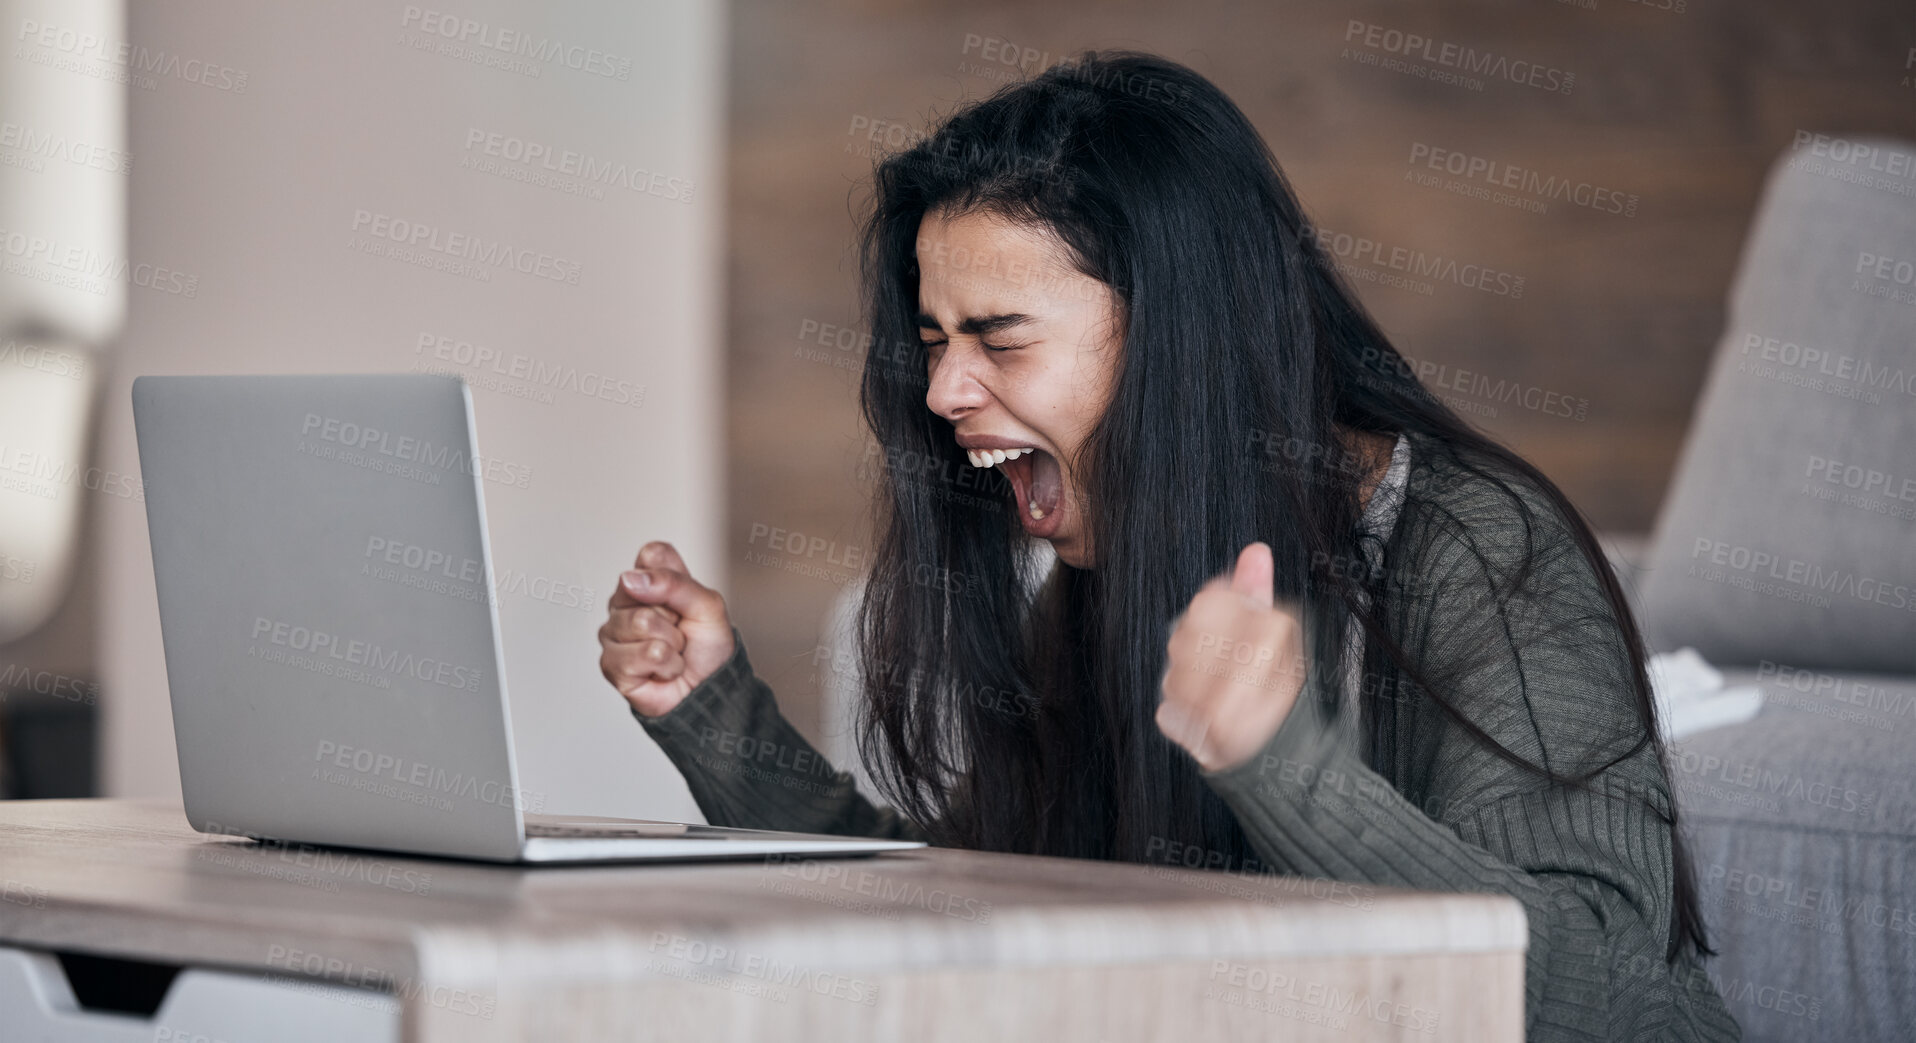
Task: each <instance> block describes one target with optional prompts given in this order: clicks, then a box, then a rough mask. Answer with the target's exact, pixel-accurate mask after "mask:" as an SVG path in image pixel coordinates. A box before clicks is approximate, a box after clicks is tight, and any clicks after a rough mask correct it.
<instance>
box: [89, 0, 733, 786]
mask: <svg viewBox="0 0 1916 1043" xmlns="http://www.w3.org/2000/svg"><path fill="white" fill-rule="evenodd" d="M129 33H130V37H131V41H130V42H131V44H132V45H133V46H134V47H136V48H143V49H145V51H146V52H147V53H165V54H169V55H178V56H179V57H180V58H182V59H187V60H193V61H197V62H198V63H200V64H199V65H197V66H195V68H198V69H201V70H204V69H207V68H212V69H214V70H216V73H215V74H214V75H213V76H212V79H213V80H214V82H210V83H209V82H205V80H204V79H202V80H188V79H184V78H182V77H180V76H175V75H167V74H165V73H159V74H155V75H152V76H148V77H145V79H146V81H147V82H135V84H134V85H133V87H132V98H133V102H132V110H131V123H132V142H131V151H132V153H133V155H134V157H135V159H134V171H135V173H134V178H133V186H132V187H133V192H132V200H131V209H132V219H131V223H132V240H131V247H130V249H131V253H132V255H133V256H134V257H135V258H138V259H142V260H144V261H147V262H150V263H152V264H154V265H157V266H160V267H163V268H164V269H166V270H167V271H169V272H172V273H176V275H177V277H176V278H169V279H168V280H166V281H165V284H164V285H162V286H158V287H153V288H136V290H135V293H134V298H133V303H132V309H131V314H130V317H129V323H128V328H127V333H126V336H125V338H124V341H123V343H122V344H121V345H120V346H119V358H118V365H117V366H116V368H115V372H114V374H113V379H112V383H111V386H110V388H109V390H108V393H107V396H106V407H105V408H106V415H105V420H104V427H103V435H102V439H103V442H102V448H101V452H100V465H101V466H102V467H103V468H104V469H106V470H107V471H109V472H113V473H117V474H124V475H137V473H138V460H137V456H136V453H135V449H134V442H133V430H132V422H131V415H130V408H129V400H128V388H129V385H130V383H131V380H132V378H133V377H135V376H137V375H140V374H143V373H285V372H364V371H410V370H416V369H421V368H432V369H446V370H450V371H453V372H457V373H461V374H463V375H464V376H465V377H466V378H467V380H468V381H469V382H470V383H471V384H472V385H473V398H474V401H475V403H476V406H477V411H478V423H479V439H480V444H481V446H482V447H483V448H484V450H485V451H486V453H487V455H488V456H491V457H494V458H496V459H497V460H498V461H500V462H502V463H505V464H510V465H512V466H511V467H510V468H508V469H505V470H503V471H502V472H501V473H502V474H506V475H511V476H515V477H516V476H519V475H524V476H525V478H526V480H525V481H524V482H523V483H522V484H521V483H517V482H503V483H502V482H489V483H488V486H487V488H486V490H485V498H486V506H487V514H488V526H489V529H490V533H491V539H492V549H493V562H494V568H495V573H496V578H497V579H498V581H499V584H500V587H501V590H500V596H499V608H500V615H501V620H502V625H503V629H504V633H505V645H506V662H507V665H508V670H507V683H508V688H509V692H510V699H511V704H512V715H513V727H514V732H515V738H516V744H517V750H518V756H519V768H520V780H519V781H520V785H521V786H522V787H524V788H526V789H528V790H532V791H537V792H541V793H543V794H544V795H545V797H546V801H545V806H546V807H547V808H548V809H550V810H555V811H558V810H563V811H567V812H580V813H596V814H613V815H620V814H622V815H638V816H648V817H668V818H678V817H685V816H691V815H696V810H695V809H694V808H693V805H692V803H691V800H690V798H689V796H688V795H687V794H686V792H685V789H684V786H683V784H682V783H681V782H680V781H679V779H678V775H677V773H676V772H675V771H674V770H673V769H672V768H671V767H670V765H669V764H668V763H667V762H666V761H665V760H664V758H663V756H662V755H660V754H659V753H658V752H657V750H656V747H654V745H653V744H652V742H651V741H650V740H649V739H647V738H646V737H645V735H644V733H643V731H642V729H640V727H639V726H638V724H637V722H635V721H633V720H632V719H631V717H630V715H629V711H628V710H627V709H626V706H625V703H624V701H623V700H621V699H620V698H619V697H618V695H617V694H616V693H615V692H613V691H612V690H611V688H610V687H609V686H608V685H607V684H606V683H605V681H604V680H603V679H602V678H601V677H600V676H599V672H598V643H597V637H596V631H597V629H598V627H599V625H600V623H602V622H603V620H604V603H605V600H606V598H607V597H609V596H610V593H611V582H612V580H613V579H614V578H616V576H617V574H618V573H619V571H620V570H621V569H622V568H625V567H628V566H629V564H630V562H631V560H632V558H633V555H634V554H636V552H637V550H638V548H639V546H640V545H641V544H642V543H643V542H645V540H647V539H650V538H658V537H669V538H671V539H673V540H676V541H677V542H678V544H679V546H680V547H681V548H683V550H684V551H685V553H686V556H687V558H688V559H689V560H690V561H691V563H692V564H693V566H694V567H695V568H698V569H702V570H703V571H705V572H706V573H707V574H709V575H713V576H715V577H719V578H722V577H723V575H724V572H725V561H724V559H723V556H722V553H721V552H722V548H723V542H722V535H723V530H722V527H721V520H722V518H723V513H722V500H721V498H722V495H723V491H724V490H723V486H722V483H721V480H720V477H719V475H720V473H721V468H722V466H723V455H722V443H721V441H720V437H721V435H720V432H721V430H722V428H721V421H720V409H721V399H720V381H721V371H720V364H721V353H720V348H719V336H720V318H721V315H720V309H721V301H720V281H719V280H720V277H721V267H720V260H721V259H720V253H719V251H720V243H721V239H720V236H721V234H722V232H721V220H720V219H721V213H722V207H723V203H724V195H723V191H722V181H723V167H722V158H721V153H722V148H723V140H722V120H723V115H724V112H723V104H724V103H723V60H724V51H723V33H724V8H723V6H722V5H718V4H713V3H709V2H705V0H674V2H654V3H646V4H642V5H622V4H620V5H609V4H608V5H600V4H595V5H584V4H577V5H551V4H543V3H532V2H527V0H517V2H506V0H494V2H485V0H459V3H458V4H457V6H448V7H444V8H435V7H434V6H433V4H432V3H430V2H428V3H421V4H417V5H412V4H399V3H392V4H386V3H381V4H349V5H331V4H320V5H312V4H273V5H261V4H254V3H249V2H241V0H227V2H215V0H193V2H168V3H165V4H151V5H148V4H136V5H133V9H132V12H131V26H130V30H129ZM515 39H527V40H531V41H533V46H534V47H535V48H536V49H544V46H545V42H546V41H551V42H553V43H556V44H558V45H559V47H558V49H557V50H556V51H554V52H553V53H552V55H551V57H549V58H543V59H542V58H540V57H538V56H537V55H536V54H535V55H534V56H531V57H528V56H527V55H526V54H525V53H524V52H523V50H522V51H521V53H520V54H518V55H514V54H513V53H511V49H512V48H513V46H514V40H515ZM573 153H576V154H578V155H579V156H582V157H585V159H583V160H579V159H575V158H568V154H573ZM548 163H550V164H551V165H552V166H551V167H548V166H547V164H548ZM583 166H589V167H590V168H591V172H590V173H588V172H586V171H585V170H583V169H579V168H580V167H583ZM654 175H657V176H656V177H654ZM455 235H458V236H467V237H476V238H478V239H480V240H483V241H485V242H487V243H495V242H503V243H506V244H510V246H511V247H512V248H513V249H514V250H515V251H520V252H521V253H519V254H518V256H519V257H521V258H524V259H526V263H525V265H524V267H525V268H526V269H529V270H524V271H522V270H515V269H514V268H513V267H512V266H510V265H493V264H487V263H485V262H483V261H481V262H478V263H476V264H471V266H470V268H468V269H456V268H455V269H452V270H447V268H446V267H444V266H445V265H447V263H448V262H449V261H453V260H460V259H459V258H456V257H450V256H449V254H448V253H447V252H446V250H444V249H442V247H447V246H451V248H452V249H453V250H457V249H458V246H457V245H456V244H453V243H452V241H451V238H452V237H453V236H455ZM400 240H404V242H401V241H400ZM462 263H464V262H462ZM136 489H137V486H135V485H132V484H127V485H124V486H116V487H115V489H114V490H112V491H109V492H108V493H105V494H102V495H98V496H96V497H95V500H94V505H95V508H96V510H97V513H98V519H97V521H98V525H97V529H98V541H97V542H98V553H99V554H100V555H101V563H102V566H103V567H102V570H101V571H102V577H101V586H100V601H101V604H100V606H99V611H100V626H101V634H102V638H101V642H100V666H101V669H102V673H103V680H104V695H103V701H104V703H105V709H106V744H105V779H104V782H105V787H106V790H107V792H108V793H110V794H113V795H127V796H149V795H162V796H167V795H173V794H177V792H178V779H177V767H176V764H175V761H174V747H173V735H172V727H171V723H170V713H169V709H168V703H167V688H166V683H165V677H164V674H163V671H162V655H161V649H160V641H159V629H158V618H157V608H156V604H155V600H154V591H153V574H152V563H151V556H150V547H149V544H148V541H147V533H146V520H145V514H144V510H143V507H142V505H141V502H140V499H139V497H138V496H137V494H136V493H135V490H136Z"/></svg>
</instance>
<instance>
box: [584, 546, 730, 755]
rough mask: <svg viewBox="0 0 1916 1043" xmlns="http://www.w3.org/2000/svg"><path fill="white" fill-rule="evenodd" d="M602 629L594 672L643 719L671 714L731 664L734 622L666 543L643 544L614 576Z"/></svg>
mask: <svg viewBox="0 0 1916 1043" xmlns="http://www.w3.org/2000/svg"><path fill="white" fill-rule="evenodd" d="M606 607H607V609H608V610H609V613H610V615H609V618H607V619H606V621H605V625H604V626H602V627H600V628H599V647H600V648H601V649H602V651H601V652H600V654H599V672H601V673H603V674H605V679H606V680H608V681H610V682H612V687H614V688H616V689H618V690H619V694H620V695H623V696H625V701H626V702H629V703H631V704H632V708H633V709H634V710H637V711H639V712H640V713H642V714H644V715H645V716H647V717H657V716H659V715H660V714H664V713H668V712H670V711H671V710H672V708H673V707H675V706H677V705H678V704H679V703H680V702H681V701H682V700H684V698H685V697H686V695H688V694H690V693H691V691H692V689H694V688H697V687H698V686H699V682H700V681H703V680H705V679H706V678H707V677H710V676H712V674H713V673H714V672H716V671H717V670H718V668H719V667H721V666H724V665H725V661H726V660H728V659H730V658H732V647H733V641H732V621H731V617H729V616H728V615H726V612H725V599H724V598H722V597H720V596H719V593H718V591H715V590H713V589H711V588H710V587H705V586H701V585H700V584H699V582H698V581H697V580H695V579H693V578H692V574H691V572H690V570H688V569H687V568H686V567H685V560H684V559H683V558H680V557H679V552H678V551H676V550H674V549H673V548H672V545H671V544H669V543H658V542H654V543H648V544H646V545H645V546H644V547H642V548H640V549H639V557H638V561H637V562H636V563H635V564H634V566H633V567H632V568H630V569H627V570H626V571H625V572H622V573H620V574H619V582H618V583H617V584H615V585H614V586H613V588H612V601H611V603H610V604H609V605H607V606H606Z"/></svg>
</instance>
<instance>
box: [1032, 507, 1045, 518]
mask: <svg viewBox="0 0 1916 1043" xmlns="http://www.w3.org/2000/svg"><path fill="white" fill-rule="evenodd" d="M1031 520H1032V521H1044V510H1043V509H1042V508H1040V507H1039V506H1038V505H1037V504H1035V503H1034V504H1032V505H1031Z"/></svg>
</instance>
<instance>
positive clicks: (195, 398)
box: [133, 374, 524, 860]
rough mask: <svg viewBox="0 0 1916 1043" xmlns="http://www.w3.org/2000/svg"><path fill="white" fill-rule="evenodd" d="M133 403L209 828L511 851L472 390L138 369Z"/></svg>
mask: <svg viewBox="0 0 1916 1043" xmlns="http://www.w3.org/2000/svg"><path fill="white" fill-rule="evenodd" d="M133 418H134V425H135V429H136V432H137V435H138V439H139V449H140V468H141V471H142V477H143V479H144V481H145V485H146V512H147V524H148V528H149V529H150V532H151V536H152V540H153V570H154V578H155V581H156V583H157V585H158V591H159V604H160V629H161V636H162V639H163V641H164V644H165V649H166V676H167V684H168V686H169V688H170V689H171V692H172V701H173V731H174V736H175V739H176V740H177V742H178V745H179V756H180V782H181V786H182V789H183V791H184V796H185V802H186V814H187V818H188V820H189V821H191V822H192V824H193V825H194V827H195V828H198V829H200V830H203V831H206V832H214V833H246V834H253V835H259V836H268V837H275V838H280V839H285V840H296V841H305V842H312V843H327V844H345V845H355V846H363V847H376V848H387V849H398V850H405V851H417V852H424V853H436V854H448V855H462V856H467V857H472V858H486V859H500V860H509V859H513V858H516V857H517V856H518V854H519V852H520V848H521V841H522V838H523V836H524V833H523V819H522V815H521V812H522V810H523V809H522V807H521V806H520V805H521V803H522V795H521V791H520V790H519V787H518V780H517V778H516V775H515V772H514V768H513V763H514V762H513V756H512V734H511V729H510V727H509V726H508V721H509V719H510V718H509V716H508V713H507V704H506V692H505V677H504V661H503V655H502V653H501V650H500V643H499V621H498V613H497V611H496V607H495V604H494V601H493V591H494V589H495V588H494V586H493V582H492V563H491V560H490V557H489V555H488V553H487V549H486V526H485V510H484V500H483V498H482V492H481V489H480V475H481V473H482V472H481V471H480V470H479V467H478V466H477V465H476V461H477V460H478V440H477V438H476V436H475V434H474V432H473V425H472V398H471V395H470V393H469V392H468V391H467V390H466V387H465V385H464V384H463V383H462V382H460V381H458V380H457V379H454V378H448V377H439V376H427V375H412V374H403V375H373V376H218V377H199V376H193V377H172V376H169V377H140V378H139V379H137V380H135V381H134V382H133Z"/></svg>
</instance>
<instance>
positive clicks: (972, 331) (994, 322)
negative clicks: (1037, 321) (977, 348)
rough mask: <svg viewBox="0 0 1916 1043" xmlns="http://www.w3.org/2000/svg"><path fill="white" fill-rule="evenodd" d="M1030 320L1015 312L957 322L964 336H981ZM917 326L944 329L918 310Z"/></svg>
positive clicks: (928, 328)
mask: <svg viewBox="0 0 1916 1043" xmlns="http://www.w3.org/2000/svg"><path fill="white" fill-rule="evenodd" d="M1030 321H1032V320H1031V316H1029V315H1021V314H1018V313H1016V312H1013V313H1010V314H1006V315H973V316H970V317H969V318H966V319H964V320H963V321H961V322H959V323H958V332H959V333H963V334H965V335H966V336H971V337H982V336H984V335H986V334H988V333H1002V332H1004V331H1005V330H1008V329H1011V328H1012V327H1014V326H1022V325H1024V324H1025V323H1027V322H1030ZM918 328H919V329H921V330H940V331H942V330H943V329H944V327H943V326H940V325H938V320H937V319H935V318H933V317H932V316H931V315H929V314H927V313H924V312H920V313H919V315H918Z"/></svg>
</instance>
